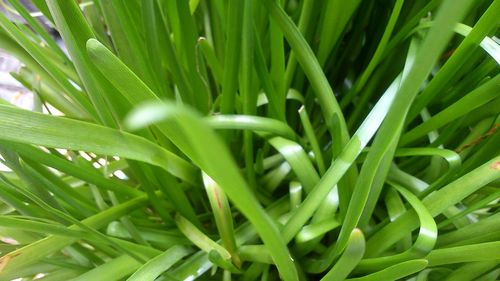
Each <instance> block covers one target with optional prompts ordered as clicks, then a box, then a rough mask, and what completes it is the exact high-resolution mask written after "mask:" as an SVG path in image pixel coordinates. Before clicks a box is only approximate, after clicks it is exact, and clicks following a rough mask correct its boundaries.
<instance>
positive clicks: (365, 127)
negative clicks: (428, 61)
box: [282, 76, 401, 241]
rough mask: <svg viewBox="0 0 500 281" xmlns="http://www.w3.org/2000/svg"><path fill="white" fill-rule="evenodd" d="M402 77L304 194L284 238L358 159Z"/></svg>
mask: <svg viewBox="0 0 500 281" xmlns="http://www.w3.org/2000/svg"><path fill="white" fill-rule="evenodd" d="M400 79H401V77H400V76H399V77H398V78H397V79H396V80H395V81H394V82H393V83H392V84H391V86H390V87H389V88H388V89H387V91H386V92H385V93H384V95H383V96H382V97H381V98H380V100H379V101H378V102H377V104H376V105H375V106H374V107H373V109H372V110H371V111H370V113H369V114H368V116H367V117H366V119H365V120H364V121H363V123H362V124H361V126H359V128H358V130H357V131H356V133H355V134H354V135H353V137H352V138H351V140H350V141H349V142H348V143H347V145H346V146H345V148H344V150H343V151H342V153H341V154H340V155H339V158H338V159H337V160H335V161H334V162H333V164H332V166H331V167H330V168H328V170H327V171H326V173H325V174H324V175H323V177H322V178H321V179H320V181H319V182H318V184H317V185H316V186H315V187H314V188H313V190H312V191H311V193H309V195H308V196H307V197H306V198H305V200H304V201H303V202H302V204H301V205H300V206H299V207H298V208H297V210H296V211H294V212H293V214H292V216H291V217H290V219H289V220H288V222H287V223H286V224H285V226H284V228H283V230H282V235H283V238H284V239H285V241H290V240H292V239H293V237H294V236H295V235H296V234H297V233H298V232H299V231H300V229H301V228H302V227H303V226H304V224H305V223H306V222H307V221H308V220H309V218H311V216H312V215H313V214H314V212H315V211H316V210H317V208H318V202H321V201H322V200H324V198H325V197H326V196H327V195H328V194H329V193H330V191H331V189H332V188H333V187H334V186H335V185H336V184H337V183H338V182H339V180H340V179H341V178H342V176H343V175H344V174H345V173H346V171H347V170H348V168H349V167H350V165H352V163H353V162H354V161H355V160H356V158H357V156H358V155H359V154H360V153H361V151H362V150H363V148H364V147H365V146H366V145H367V144H368V142H369V141H370V139H371V138H372V137H373V135H374V134H375V132H376V131H377V129H378V127H379V126H380V124H382V121H383V120H384V118H385V115H386V114H387V112H388V108H389V106H390V105H391V103H392V102H393V100H394V98H395V95H396V91H397V88H398V86H399V82H400Z"/></svg>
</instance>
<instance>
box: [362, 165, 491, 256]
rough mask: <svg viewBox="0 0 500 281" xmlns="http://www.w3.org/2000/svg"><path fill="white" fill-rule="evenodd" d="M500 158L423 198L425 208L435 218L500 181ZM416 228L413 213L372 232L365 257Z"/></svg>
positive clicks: (407, 213)
mask: <svg viewBox="0 0 500 281" xmlns="http://www.w3.org/2000/svg"><path fill="white" fill-rule="evenodd" d="M499 163H500V156H497V157H495V158H493V159H491V160H490V161H488V162H486V163H484V164H483V165H481V166H480V167H477V168H476V169H474V170H472V171H471V172H469V173H467V174H465V175H463V176H462V177H460V178H458V179H456V180H455V181H453V182H451V183H449V184H447V185H446V186H444V187H442V188H441V189H439V190H437V191H434V192H433V193H431V194H429V195H428V196H427V197H426V198H424V199H423V201H422V202H423V203H424V205H425V207H426V208H427V209H428V210H429V212H430V214H431V215H432V216H433V217H435V216H437V215H439V214H441V213H442V212H443V211H445V210H446V209H447V208H448V207H450V206H453V205H455V204H457V203H458V202H460V201H461V200H463V199H464V198H466V197H467V196H469V195H471V194H472V193H474V192H476V191H477V190H479V189H480V188H482V187H484V186H485V185H487V184H488V183H490V182H492V181H495V180H497V179H499V178H500V165H499ZM417 227H418V219H417V217H416V214H415V213H413V212H406V213H405V214H403V215H402V216H400V217H399V218H398V219H396V220H395V221H394V222H392V223H390V224H388V225H386V226H385V227H383V228H382V229H380V230H379V231H377V232H376V233H374V234H373V235H372V236H371V237H370V239H368V241H367V246H366V253H367V257H373V256H375V255H378V254H380V253H381V252H382V251H384V250H386V249H387V248H388V247H390V246H391V245H392V244H393V243H395V242H397V241H399V240H400V239H401V238H402V235H404V234H405V233H406V231H412V230H413V229H415V228H417Z"/></svg>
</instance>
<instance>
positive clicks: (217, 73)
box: [198, 37, 224, 86]
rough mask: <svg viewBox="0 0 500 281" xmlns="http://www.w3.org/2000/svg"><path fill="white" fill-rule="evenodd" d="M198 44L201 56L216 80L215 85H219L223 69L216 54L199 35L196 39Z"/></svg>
mask: <svg viewBox="0 0 500 281" xmlns="http://www.w3.org/2000/svg"><path fill="white" fill-rule="evenodd" d="M198 46H199V48H200V49H201V52H202V54H203V57H204V58H205V60H206V61H207V63H208V66H209V68H210V70H211V72H212V74H213V77H214V79H215V81H216V82H217V85H218V86H220V85H221V84H222V81H223V78H222V77H223V76H224V75H223V73H224V71H223V68H222V65H221V63H220V61H219V59H218V58H217V55H216V54H215V51H214V48H213V47H212V45H210V43H209V42H208V40H207V39H206V38H204V37H200V39H198Z"/></svg>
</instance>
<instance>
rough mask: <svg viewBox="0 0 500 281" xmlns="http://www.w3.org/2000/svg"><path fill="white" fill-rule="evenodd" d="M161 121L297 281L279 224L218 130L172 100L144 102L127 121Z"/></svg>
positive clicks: (132, 125) (138, 125) (139, 124)
mask: <svg viewBox="0 0 500 281" xmlns="http://www.w3.org/2000/svg"><path fill="white" fill-rule="evenodd" d="M151 112H154V114H153V115H152V114H151ZM145 116H148V119H147V120H146V119H144V117H145ZM160 121H163V122H161V123H162V124H164V126H166V127H168V128H169V130H170V134H168V135H167V136H168V137H169V138H170V139H171V140H172V142H173V143H174V144H175V145H176V146H177V147H179V149H181V150H182V151H183V152H185V153H186V152H189V153H186V155H187V156H188V157H189V158H191V160H193V162H195V163H196V164H197V165H198V166H199V167H200V168H201V169H202V170H203V171H204V172H205V173H206V174H207V175H209V176H210V177H211V178H212V179H213V180H214V181H215V182H217V183H218V184H219V186H220V187H221V188H222V190H223V191H224V192H225V193H226V194H227V196H228V197H229V199H230V200H231V201H232V202H233V203H234V204H235V206H236V208H238V209H239V210H240V211H241V212H242V213H243V215H244V216H245V217H247V218H248V219H249V220H250V222H252V224H253V225H254V226H255V228H256V230H257V232H258V233H259V234H260V236H261V238H262V240H263V241H264V244H265V245H266V246H267V247H268V248H269V249H270V252H271V255H272V257H273V259H274V261H275V263H276V265H277V267H278V270H279V272H280V274H281V276H282V278H283V279H285V280H297V279H298V277H297V271H296V268H295V265H294V264H293V261H292V258H291V256H290V253H289V251H288V249H287V247H286V244H285V242H284V241H283V239H282V238H281V236H280V234H279V231H278V229H277V226H276V224H275V223H274V222H273V221H272V220H271V219H270V218H269V216H268V214H267V213H266V212H265V211H264V209H263V208H262V206H261V205H260V204H259V203H258V201H257V199H256V198H255V197H254V195H253V193H252V192H251V189H250V188H249V187H248V185H247V183H246V182H245V181H244V180H243V177H242V176H241V174H240V172H239V170H238V168H237V165H236V163H235V162H234V159H233V158H232V157H231V155H230V153H229V151H228V148H227V147H226V146H225V145H224V143H223V142H222V141H221V140H220V139H219V138H218V136H217V135H216V134H215V132H214V131H212V130H211V129H210V127H208V126H207V125H206V123H205V122H203V120H202V119H200V118H199V117H198V116H197V115H196V114H195V113H194V112H193V111H192V110H191V109H189V108H186V107H182V106H178V105H174V104H171V103H149V104H145V105H143V106H141V107H139V108H138V109H136V110H135V111H133V112H132V113H131V114H130V115H129V117H128V119H127V120H126V124H127V125H128V128H134V129H137V128H141V127H144V126H148V125H151V124H153V123H159V122H160ZM173 128H175V130H172V129H173Z"/></svg>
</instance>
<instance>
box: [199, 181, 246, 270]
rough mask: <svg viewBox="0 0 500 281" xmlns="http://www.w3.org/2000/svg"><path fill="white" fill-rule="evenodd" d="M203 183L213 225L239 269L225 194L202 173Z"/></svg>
mask: <svg viewBox="0 0 500 281" xmlns="http://www.w3.org/2000/svg"><path fill="white" fill-rule="evenodd" d="M203 183H204V185H205V190H206V192H207V195H208V200H209V201H210V206H211V207H212V212H213V216H214V217H215V224H216V226H217V230H218V231H219V235H220V238H221V240H222V244H223V245H224V247H225V248H226V249H227V251H228V252H229V253H230V254H231V260H232V261H233V263H234V264H235V265H236V266H237V267H241V260H240V258H239V256H238V254H237V246H236V238H235V236H234V227H233V217H232V214H231V208H230V206H229V202H228V201H227V197H226V194H225V193H224V192H223V191H222V189H221V188H220V187H219V186H218V185H217V183H216V182H215V181H214V180H213V179H212V178H210V177H209V176H208V175H207V174H205V173H203Z"/></svg>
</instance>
